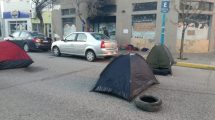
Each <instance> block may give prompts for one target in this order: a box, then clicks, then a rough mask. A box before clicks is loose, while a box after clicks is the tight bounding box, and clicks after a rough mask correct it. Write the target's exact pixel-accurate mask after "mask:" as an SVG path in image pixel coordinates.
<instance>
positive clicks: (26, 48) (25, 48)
mask: <svg viewBox="0 0 215 120" xmlns="http://www.w3.org/2000/svg"><path fill="white" fill-rule="evenodd" d="M23 48H24V50H25V51H26V52H29V51H30V49H29V46H28V45H27V44H24V47H23Z"/></svg>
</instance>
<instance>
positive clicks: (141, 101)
mask: <svg viewBox="0 0 215 120" xmlns="http://www.w3.org/2000/svg"><path fill="white" fill-rule="evenodd" d="M134 104H135V105H136V107H137V108H139V109H141V110H143V111H147V112H156V111H158V110H160V109H161V105H162V100H161V99H159V98H158V97H155V96H150V95H144V96H140V97H137V98H136V99H135V100H134Z"/></svg>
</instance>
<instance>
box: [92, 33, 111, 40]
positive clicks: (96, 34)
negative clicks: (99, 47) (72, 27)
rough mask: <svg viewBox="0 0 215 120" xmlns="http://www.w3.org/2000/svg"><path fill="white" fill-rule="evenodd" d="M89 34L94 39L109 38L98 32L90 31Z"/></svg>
mask: <svg viewBox="0 0 215 120" xmlns="http://www.w3.org/2000/svg"><path fill="white" fill-rule="evenodd" d="M91 35H92V36H93V37H94V38H95V39H96V40H104V39H105V40H109V39H110V38H109V37H107V36H106V35H104V34H100V33H91Z"/></svg>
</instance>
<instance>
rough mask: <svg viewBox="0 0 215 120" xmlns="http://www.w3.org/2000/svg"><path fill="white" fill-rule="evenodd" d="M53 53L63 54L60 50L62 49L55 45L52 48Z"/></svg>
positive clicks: (56, 54)
mask: <svg viewBox="0 0 215 120" xmlns="http://www.w3.org/2000/svg"><path fill="white" fill-rule="evenodd" d="M52 53H53V55H54V56H61V52H60V49H59V48H58V47H56V46H55V47H53V49H52Z"/></svg>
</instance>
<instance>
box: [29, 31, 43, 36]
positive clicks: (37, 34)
mask: <svg viewBox="0 0 215 120" xmlns="http://www.w3.org/2000/svg"><path fill="white" fill-rule="evenodd" d="M31 36H32V37H45V36H44V35H43V34H40V33H37V32H32V33H31Z"/></svg>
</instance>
